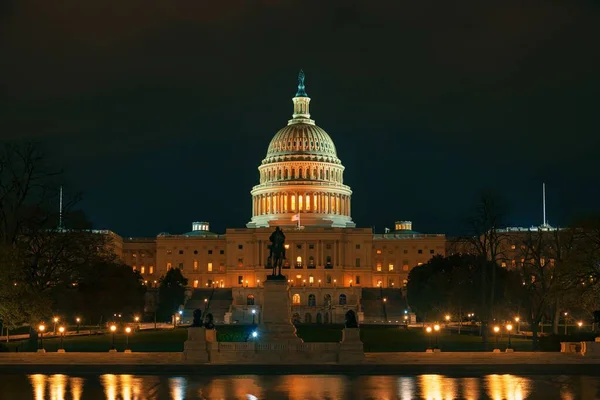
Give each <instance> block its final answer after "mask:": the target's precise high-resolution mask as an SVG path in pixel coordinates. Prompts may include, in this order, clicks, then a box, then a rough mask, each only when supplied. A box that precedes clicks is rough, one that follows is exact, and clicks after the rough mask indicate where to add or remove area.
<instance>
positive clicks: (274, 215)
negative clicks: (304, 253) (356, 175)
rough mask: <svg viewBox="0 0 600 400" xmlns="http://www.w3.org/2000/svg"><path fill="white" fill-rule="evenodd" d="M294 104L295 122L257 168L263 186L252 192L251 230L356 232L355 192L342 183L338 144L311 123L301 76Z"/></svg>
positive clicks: (277, 137) (276, 138)
mask: <svg viewBox="0 0 600 400" xmlns="http://www.w3.org/2000/svg"><path fill="white" fill-rule="evenodd" d="M292 101H293V102H294V114H293V115H292V119H291V120H289V121H288V124H287V126H286V127H284V128H282V129H280V130H279V132H277V133H276V134H275V136H274V137H273V139H272V140H271V143H270V144H269V148H268V149H267V155H266V157H265V159H264V160H263V161H262V163H261V165H260V167H258V170H259V172H260V184H259V185H257V186H255V187H254V188H253V189H252V192H251V194H252V198H253V203H252V204H253V207H252V210H253V211H252V220H251V221H250V222H249V223H248V225H247V226H248V227H252V228H254V227H268V226H274V225H278V226H287V225H290V226H293V225H299V226H330V227H331V226H332V227H354V226H355V224H354V223H353V222H352V219H351V217H350V196H351V195H352V190H350V187H348V186H347V185H344V183H343V174H344V166H343V165H342V162H341V161H340V159H339V158H338V157H337V152H336V149H335V145H334V143H333V140H331V137H330V136H329V135H328V134H327V132H325V131H324V130H323V129H321V128H319V127H318V126H317V125H315V121H313V120H312V119H310V114H309V104H310V98H309V97H308V95H307V94H306V91H305V88H304V73H303V72H302V71H300V74H299V76H298V92H297V93H296V96H295V97H294V98H293V99H292ZM297 216H299V219H300V222H299V224H298V222H297V219H298V218H297ZM292 220H294V221H292Z"/></svg>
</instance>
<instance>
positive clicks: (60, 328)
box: [58, 326, 65, 353]
mask: <svg viewBox="0 0 600 400" xmlns="http://www.w3.org/2000/svg"><path fill="white" fill-rule="evenodd" d="M58 331H59V332H60V348H59V349H58V352H59V353H64V352H65V348H64V346H63V339H64V337H65V327H64V326H61V327H59V328H58Z"/></svg>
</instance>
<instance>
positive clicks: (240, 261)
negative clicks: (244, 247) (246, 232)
mask: <svg viewBox="0 0 600 400" xmlns="http://www.w3.org/2000/svg"><path fill="white" fill-rule="evenodd" d="M243 266H244V259H243V258H241V257H240V258H238V267H240V268H241V267H243Z"/></svg>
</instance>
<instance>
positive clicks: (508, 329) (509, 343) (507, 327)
mask: <svg viewBox="0 0 600 400" xmlns="http://www.w3.org/2000/svg"><path fill="white" fill-rule="evenodd" d="M512 328H513V327H512V325H511V324H508V325H506V330H507V331H508V347H507V349H512V344H511V342H510V332H511V331H512Z"/></svg>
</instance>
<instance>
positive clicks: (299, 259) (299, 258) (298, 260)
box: [296, 256, 302, 268]
mask: <svg viewBox="0 0 600 400" xmlns="http://www.w3.org/2000/svg"><path fill="white" fill-rule="evenodd" d="M296 268H302V257H300V256H298V257H296Z"/></svg>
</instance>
